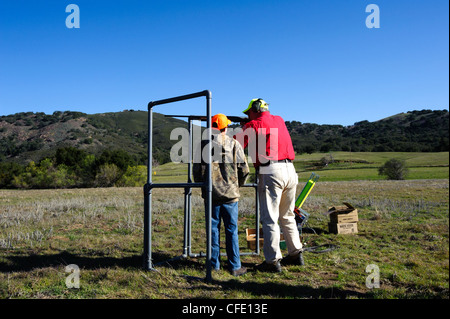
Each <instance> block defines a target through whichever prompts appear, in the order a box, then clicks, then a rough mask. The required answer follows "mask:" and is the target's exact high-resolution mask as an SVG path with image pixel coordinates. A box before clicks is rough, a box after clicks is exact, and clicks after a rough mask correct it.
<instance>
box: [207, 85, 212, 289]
mask: <svg viewBox="0 0 450 319" xmlns="http://www.w3.org/2000/svg"><path fill="white" fill-rule="evenodd" d="M206 110H207V111H206V128H207V130H208V140H209V143H208V159H207V164H206V172H207V175H206V187H207V200H208V201H207V208H208V212H207V218H206V281H207V282H211V280H212V276H211V270H212V269H211V268H212V264H211V229H212V223H211V218H212V143H211V92H210V91H208V94H207V95H206Z"/></svg>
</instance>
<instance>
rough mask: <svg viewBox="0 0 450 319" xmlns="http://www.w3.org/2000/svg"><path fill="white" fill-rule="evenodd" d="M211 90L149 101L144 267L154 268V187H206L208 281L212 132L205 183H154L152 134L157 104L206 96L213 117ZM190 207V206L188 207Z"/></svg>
mask: <svg viewBox="0 0 450 319" xmlns="http://www.w3.org/2000/svg"><path fill="white" fill-rule="evenodd" d="M211 95H212V94H211V91H209V90H205V91H201V92H197V93H192V94H187V95H181V96H177V97H173V98H169V99H163V100H158V101H151V102H149V103H148V122H149V123H148V165H147V183H146V184H145V185H144V268H145V269H147V270H150V269H153V265H152V260H151V258H152V249H151V237H152V233H151V223H152V206H151V202H152V197H151V196H152V189H153V188H185V189H187V188H189V189H190V188H191V187H205V188H206V191H207V196H206V201H207V204H206V210H207V211H206V235H207V236H206V281H208V282H210V281H211V280H212V277H211V270H212V269H211V216H212V214H211V210H212V181H211V176H212V174H211V173H212V169H211V167H212V166H211V162H212V154H211V153H212V145H211V134H209V136H208V140H209V143H208V158H207V169H206V181H205V182H204V183H189V182H188V183H159V184H153V183H152V160H153V157H152V134H153V113H152V112H153V111H152V110H153V107H154V106H156V105H161V104H167V103H172V102H177V101H183V100H188V99H192V98H196V97H201V96H205V97H206V119H210V118H211ZM207 129H208V131H209V132H211V121H209V120H207ZM188 209H190V208H188Z"/></svg>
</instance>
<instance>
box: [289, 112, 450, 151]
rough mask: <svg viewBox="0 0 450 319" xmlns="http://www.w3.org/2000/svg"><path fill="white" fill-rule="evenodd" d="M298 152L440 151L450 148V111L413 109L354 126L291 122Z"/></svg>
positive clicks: (291, 130) (292, 134)
mask: <svg viewBox="0 0 450 319" xmlns="http://www.w3.org/2000/svg"><path fill="white" fill-rule="evenodd" d="M286 124H287V127H288V129H289V131H290V133H291V136H292V140H293V143H294V148H295V150H296V151H297V152H298V153H313V152H328V151H355V152H440V151H448V150H449V112H448V111H447V110H442V111H432V110H422V111H411V112H407V113H400V114H396V115H393V116H390V117H388V118H385V119H382V120H379V121H376V122H369V121H361V122H357V123H355V124H354V125H351V126H342V125H318V124H310V123H301V122H297V121H292V122H287V123H286Z"/></svg>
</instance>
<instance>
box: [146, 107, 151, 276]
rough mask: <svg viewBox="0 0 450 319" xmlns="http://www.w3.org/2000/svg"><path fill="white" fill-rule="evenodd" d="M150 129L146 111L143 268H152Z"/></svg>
mask: <svg viewBox="0 0 450 319" xmlns="http://www.w3.org/2000/svg"><path fill="white" fill-rule="evenodd" d="M152 131H153V112H152V109H149V111H148V141H147V144H148V150H147V151H148V163H147V184H145V185H144V269H146V270H151V269H153V265H152V189H151V187H150V186H151V185H152V159H153V157H152Z"/></svg>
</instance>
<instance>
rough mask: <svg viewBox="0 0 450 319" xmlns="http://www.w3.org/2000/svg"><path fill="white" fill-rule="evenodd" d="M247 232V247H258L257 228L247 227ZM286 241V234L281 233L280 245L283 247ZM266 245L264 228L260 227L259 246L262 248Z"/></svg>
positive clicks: (253, 248) (252, 248)
mask: <svg viewBox="0 0 450 319" xmlns="http://www.w3.org/2000/svg"><path fill="white" fill-rule="evenodd" d="M245 234H246V236H247V247H248V248H249V249H251V250H255V249H256V229H253V228H246V229H245ZM283 244H284V245H285V242H284V235H283V234H281V235H280V246H281V248H282V249H283ZM263 245H264V238H263V230H262V228H260V229H259V248H260V249H262V247H263Z"/></svg>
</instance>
